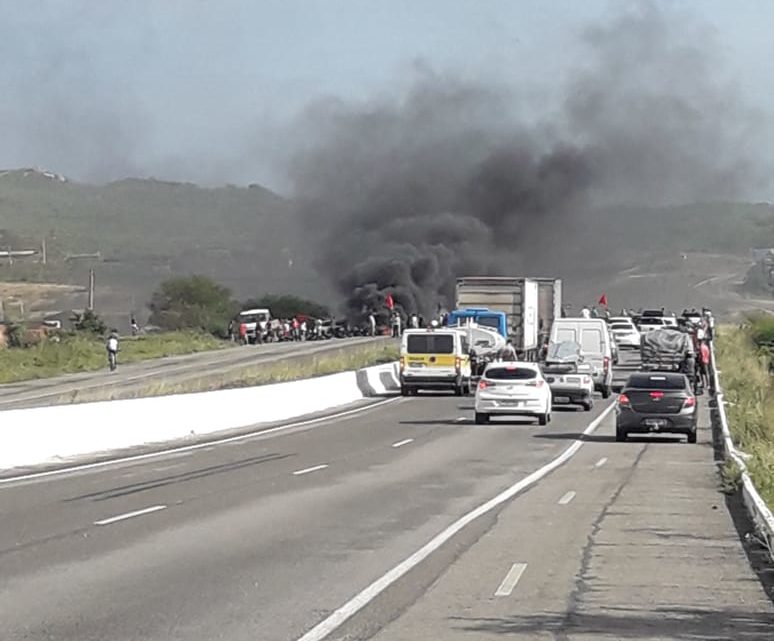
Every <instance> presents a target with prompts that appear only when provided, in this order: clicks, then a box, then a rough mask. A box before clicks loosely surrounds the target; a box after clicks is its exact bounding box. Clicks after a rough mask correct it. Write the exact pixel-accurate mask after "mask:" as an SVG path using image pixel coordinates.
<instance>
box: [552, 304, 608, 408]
mask: <svg viewBox="0 0 774 641" xmlns="http://www.w3.org/2000/svg"><path fill="white" fill-rule="evenodd" d="M565 341H572V342H575V343H577V344H578V345H580V348H581V354H582V355H583V357H584V360H585V362H586V363H589V364H590V365H591V366H592V368H593V371H592V378H593V379H594V389H595V390H597V391H598V392H602V398H608V397H609V396H610V394H612V392H613V346H612V344H611V340H610V334H609V332H608V329H607V325H606V323H605V321H604V319H602V318H557V319H556V320H555V321H554V324H553V326H552V327H551V339H550V343H556V344H558V343H563V342H565Z"/></svg>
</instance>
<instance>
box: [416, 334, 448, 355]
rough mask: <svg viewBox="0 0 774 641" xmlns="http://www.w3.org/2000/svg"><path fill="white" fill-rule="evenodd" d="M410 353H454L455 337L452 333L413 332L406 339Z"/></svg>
mask: <svg viewBox="0 0 774 641" xmlns="http://www.w3.org/2000/svg"><path fill="white" fill-rule="evenodd" d="M406 351H407V352H408V353H409V354H453V353H454V337H453V336H452V335H451V334H412V335H411V336H409V337H408V340H407V341H406Z"/></svg>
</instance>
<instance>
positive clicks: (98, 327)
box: [73, 309, 107, 336]
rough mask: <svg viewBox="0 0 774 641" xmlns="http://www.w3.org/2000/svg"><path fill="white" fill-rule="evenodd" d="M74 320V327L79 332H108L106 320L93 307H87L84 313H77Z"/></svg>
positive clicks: (100, 333)
mask: <svg viewBox="0 0 774 641" xmlns="http://www.w3.org/2000/svg"><path fill="white" fill-rule="evenodd" d="M73 321H74V322H73V327H75V329H76V331H79V332H87V333H89V334H96V335H97V336H102V335H103V334H105V332H107V325H106V324H105V321H103V320H102V318H100V317H99V316H98V315H97V314H96V312H95V311H94V310H93V309H87V310H84V312H83V313H82V314H76V315H75V317H74V318H73Z"/></svg>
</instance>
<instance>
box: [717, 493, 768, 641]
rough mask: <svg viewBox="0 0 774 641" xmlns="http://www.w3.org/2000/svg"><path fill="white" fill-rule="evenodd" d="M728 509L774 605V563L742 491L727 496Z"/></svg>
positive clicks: (748, 558)
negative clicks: (756, 528) (749, 511)
mask: <svg viewBox="0 0 774 641" xmlns="http://www.w3.org/2000/svg"><path fill="white" fill-rule="evenodd" d="M725 499H726V509H727V510H728V513H729V514H730V515H731V520H732V522H733V523H734V528H735V529H736V533H737V535H738V536H739V540H740V541H741V542H742V547H743V548H744V552H745V554H746V555H747V560H748V562H749V563H750V567H752V569H753V571H754V572H755V574H756V575H757V577H758V580H759V581H760V582H761V585H762V586H763V590H764V591H765V592H766V596H768V597H769V599H770V600H771V602H772V603H774V562H772V561H771V559H770V557H769V551H768V549H767V548H766V546H765V544H764V543H763V541H761V540H760V539H759V538H758V536H757V535H756V533H755V526H754V525H753V523H752V521H751V520H750V516H749V515H748V514H747V508H746V507H745V505H744V500H743V498H742V491H741V490H740V489H737V490H735V491H734V492H731V493H727V494H726V495H725ZM771 638H773V639H774V626H772V632H771Z"/></svg>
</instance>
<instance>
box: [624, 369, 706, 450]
mask: <svg viewBox="0 0 774 641" xmlns="http://www.w3.org/2000/svg"><path fill="white" fill-rule="evenodd" d="M652 432H656V433H661V432H666V433H672V434H685V436H686V438H687V439H688V442H689V443H695V442H696V396H695V395H694V393H693V390H692V389H691V384H690V382H689V381H688V377H687V376H686V375H685V374H678V373H671V372H653V373H648V372H639V373H637V374H632V375H631V376H630V377H629V380H628V381H627V382H626V385H625V386H624V388H623V390H622V391H621V394H620V395H619V397H618V403H617V405H616V419H615V440H616V441H625V440H626V437H627V436H628V435H629V434H650V433H652Z"/></svg>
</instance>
